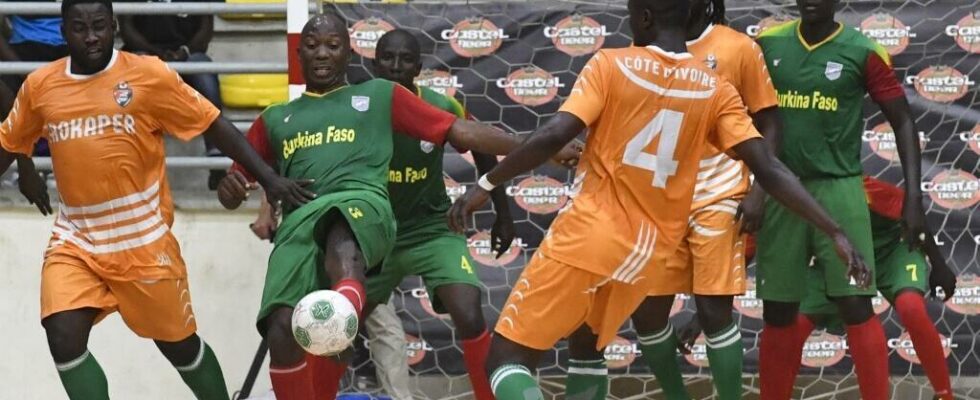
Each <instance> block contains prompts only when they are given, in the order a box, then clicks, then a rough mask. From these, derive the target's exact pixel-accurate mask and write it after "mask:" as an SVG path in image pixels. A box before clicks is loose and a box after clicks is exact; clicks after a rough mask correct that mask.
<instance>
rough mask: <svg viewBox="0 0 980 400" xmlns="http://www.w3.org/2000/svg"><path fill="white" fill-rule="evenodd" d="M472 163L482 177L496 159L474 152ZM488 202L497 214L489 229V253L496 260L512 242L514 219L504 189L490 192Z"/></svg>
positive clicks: (495, 189) (493, 164)
mask: <svg viewBox="0 0 980 400" xmlns="http://www.w3.org/2000/svg"><path fill="white" fill-rule="evenodd" d="M473 162H474V163H475V164H476V172H477V174H479V175H480V176H483V174H486V173H487V172H489V171H490V170H491V169H493V167H495V166H497V157H495V156H492V155H487V154H483V153H476V152H474V153H473ZM490 201H491V202H493V209H494V211H496V214H497V218H496V220H494V223H493V228H492V229H490V251H492V252H495V253H497V258H500V256H502V255H503V254H504V253H505V252H507V250H508V249H510V245H511V243H513V241H514V235H515V233H514V218H513V217H511V215H510V202H508V201H507V193H506V192H505V188H503V187H497V188H494V189H493V190H491V191H490Z"/></svg>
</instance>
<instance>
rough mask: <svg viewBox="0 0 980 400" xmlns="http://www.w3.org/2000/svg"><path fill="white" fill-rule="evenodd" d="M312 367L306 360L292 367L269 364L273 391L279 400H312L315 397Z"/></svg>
mask: <svg viewBox="0 0 980 400" xmlns="http://www.w3.org/2000/svg"><path fill="white" fill-rule="evenodd" d="M311 370H312V368H310V365H309V364H308V363H307V362H306V360H303V361H301V362H300V363H299V364H297V365H294V366H291V367H280V366H275V365H271V364H270V365H269V377H270V378H272V391H273V392H275V393H276V399H278V400H310V399H314V398H315V397H314V391H313V375H312V374H311Z"/></svg>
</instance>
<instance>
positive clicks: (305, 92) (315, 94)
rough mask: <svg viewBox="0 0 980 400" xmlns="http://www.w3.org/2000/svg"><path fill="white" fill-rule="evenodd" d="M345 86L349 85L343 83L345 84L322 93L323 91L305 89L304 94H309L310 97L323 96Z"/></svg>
mask: <svg viewBox="0 0 980 400" xmlns="http://www.w3.org/2000/svg"><path fill="white" fill-rule="evenodd" d="M345 87H347V85H343V86H340V87H337V88H334V89H333V90H331V91H329V92H326V93H322V94H321V93H313V92H310V91H304V92H303V94H304V95H307V96H310V97H323V96H326V95H329V94H331V93H333V92H336V91H338V90H340V89H343V88H345Z"/></svg>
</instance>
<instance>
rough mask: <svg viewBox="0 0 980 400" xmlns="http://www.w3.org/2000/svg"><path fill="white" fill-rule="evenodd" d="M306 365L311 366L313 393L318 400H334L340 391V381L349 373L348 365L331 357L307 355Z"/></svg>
mask: <svg viewBox="0 0 980 400" xmlns="http://www.w3.org/2000/svg"><path fill="white" fill-rule="evenodd" d="M306 363H307V364H308V365H310V369H311V371H312V372H311V375H312V376H313V392H314V393H316V397H314V398H315V399H316V400H334V399H336V398H337V392H338V391H339V390H340V380H341V379H342V378H343V377H344V373H345V372H347V364H343V363H340V362H338V361H337V360H335V359H332V358H329V357H319V356H314V355H312V354H307V355H306Z"/></svg>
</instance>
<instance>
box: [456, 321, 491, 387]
mask: <svg viewBox="0 0 980 400" xmlns="http://www.w3.org/2000/svg"><path fill="white" fill-rule="evenodd" d="M489 353H490V331H483V333H481V334H480V335H479V336H477V337H475V338H472V339H466V340H463V362H464V363H465V364H466V372H468V373H469V374H470V384H471V385H472V386H473V394H474V395H475V396H476V400H493V390H491V389H490V380H489V379H487V372H486V369H485V368H486V363H487V354H489Z"/></svg>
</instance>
